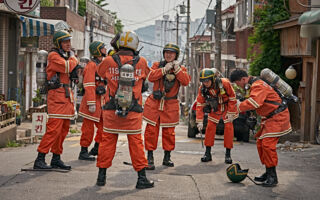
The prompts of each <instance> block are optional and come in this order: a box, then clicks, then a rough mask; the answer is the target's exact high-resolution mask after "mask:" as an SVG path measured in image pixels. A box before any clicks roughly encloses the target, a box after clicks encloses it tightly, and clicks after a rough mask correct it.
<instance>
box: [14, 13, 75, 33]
mask: <svg viewBox="0 0 320 200" xmlns="http://www.w3.org/2000/svg"><path fill="white" fill-rule="evenodd" d="M20 20H21V22H22V23H21V37H33V36H38V37H39V36H46V35H53V33H54V31H58V30H67V31H70V30H71V27H70V26H69V25H68V24H67V22H65V21H63V20H55V19H36V18H31V17H24V16H20Z"/></svg>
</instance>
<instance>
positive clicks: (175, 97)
mask: <svg viewBox="0 0 320 200" xmlns="http://www.w3.org/2000/svg"><path fill="white" fill-rule="evenodd" d="M177 98H178V95H175V96H173V97H166V96H165V97H164V100H170V99H177Z"/></svg>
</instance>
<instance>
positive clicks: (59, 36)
mask: <svg viewBox="0 0 320 200" xmlns="http://www.w3.org/2000/svg"><path fill="white" fill-rule="evenodd" d="M71 38H72V37H71V35H70V33H69V32H68V31H64V30H61V31H57V32H55V33H54V34H53V44H54V45H55V46H56V47H57V48H58V49H60V48H61V42H62V41H64V40H70V39H71Z"/></svg>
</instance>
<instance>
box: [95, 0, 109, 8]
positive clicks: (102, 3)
mask: <svg viewBox="0 0 320 200" xmlns="http://www.w3.org/2000/svg"><path fill="white" fill-rule="evenodd" d="M95 2H96V4H98V5H99V6H101V8H103V7H104V6H107V5H109V3H107V2H106V0H95Z"/></svg>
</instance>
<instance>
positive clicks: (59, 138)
mask: <svg viewBox="0 0 320 200" xmlns="http://www.w3.org/2000/svg"><path fill="white" fill-rule="evenodd" d="M77 64H78V60H77V59H76V58H75V57H74V56H72V57H70V58H69V59H68V60H65V59H64V58H63V57H61V56H60V55H59V54H58V53H57V52H50V53H49V56H48V66H47V79H48V80H50V79H51V78H52V77H53V76H54V75H55V74H56V73H57V72H59V73H60V83H61V84H65V86H64V87H59V88H57V89H51V90H49V91H48V100H47V103H48V116H49V120H48V122H47V126H46V127H47V130H46V133H45V134H44V136H43V137H42V140H41V142H40V145H39V147H38V152H40V153H46V154H47V153H48V152H49V150H50V149H51V152H52V153H54V154H59V155H60V154H62V150H63V147H62V144H63V141H64V139H65V137H66V136H67V134H68V132H69V126H70V119H72V118H73V117H74V105H73V93H72V90H71V88H70V87H69V85H70V80H69V73H70V72H71V71H72V70H73V69H74V68H75V67H76V65H77ZM66 91H67V92H68V93H69V94H70V97H66V94H67V92H66Z"/></svg>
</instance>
